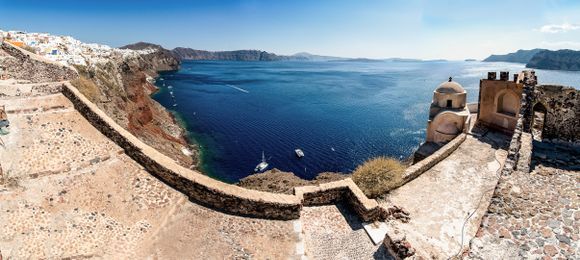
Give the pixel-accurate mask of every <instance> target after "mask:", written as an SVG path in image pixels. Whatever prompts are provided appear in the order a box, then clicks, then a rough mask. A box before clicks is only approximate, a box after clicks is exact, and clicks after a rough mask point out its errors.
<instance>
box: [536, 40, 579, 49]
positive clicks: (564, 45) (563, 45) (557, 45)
mask: <svg viewBox="0 0 580 260" xmlns="http://www.w3.org/2000/svg"><path fill="white" fill-rule="evenodd" d="M542 47H545V48H548V49H580V42H573V41H560V42H542Z"/></svg>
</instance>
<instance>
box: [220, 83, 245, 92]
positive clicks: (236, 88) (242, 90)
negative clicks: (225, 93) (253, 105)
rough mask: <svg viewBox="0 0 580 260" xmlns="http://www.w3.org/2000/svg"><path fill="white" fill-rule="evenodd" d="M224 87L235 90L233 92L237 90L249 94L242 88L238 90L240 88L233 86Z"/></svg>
mask: <svg viewBox="0 0 580 260" xmlns="http://www.w3.org/2000/svg"><path fill="white" fill-rule="evenodd" d="M225 86H226V87H228V88H233V89H235V90H238V91H241V92H244V93H250V91H247V90H245V89H243V88H240V87H236V86H234V85H229V84H226V85H225Z"/></svg>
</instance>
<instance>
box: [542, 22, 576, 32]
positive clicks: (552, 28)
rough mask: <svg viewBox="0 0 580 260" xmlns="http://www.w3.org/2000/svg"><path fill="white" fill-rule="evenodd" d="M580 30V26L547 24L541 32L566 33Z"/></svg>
mask: <svg viewBox="0 0 580 260" xmlns="http://www.w3.org/2000/svg"><path fill="white" fill-rule="evenodd" d="M578 29H580V25H576V24H571V23H563V24H547V25H544V26H542V27H541V28H540V29H539V31H540V32H543V33H565V32H568V31H574V30H578Z"/></svg>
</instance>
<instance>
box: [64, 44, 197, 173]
mask: <svg viewBox="0 0 580 260" xmlns="http://www.w3.org/2000/svg"><path fill="white" fill-rule="evenodd" d="M178 66H179V62H178V61H177V60H176V59H175V58H173V57H172V56H167V55H164V54H163V53H150V54H145V55H137V54H135V55H124V56H123V55H116V56H114V57H111V58H110V59H109V60H108V61H107V62H105V63H96V64H91V65H90V66H87V67H77V70H78V71H79V73H80V74H81V76H82V77H84V78H88V79H89V80H90V81H92V82H94V83H95V85H96V86H97V87H98V92H99V93H100V94H99V95H97V96H96V97H95V98H94V100H92V101H93V102H95V103H96V104H97V106H99V107H100V108H101V109H103V110H104V111H105V112H106V113H107V114H108V115H109V116H111V117H112V118H113V119H115V121H117V123H119V124H120V125H121V126H123V127H125V128H126V129H127V130H129V132H131V133H132V134H134V135H135V136H137V137H138V138H139V139H141V140H142V141H144V142H145V143H147V144H148V145H150V146H152V147H154V148H156V149H157V150H159V151H160V152H162V153H164V154H165V155H167V156H169V157H171V158H173V159H175V160H176V161H178V162H179V163H180V164H181V165H183V166H185V167H191V166H195V164H196V156H195V155H194V156H191V155H186V154H184V152H183V150H184V149H188V150H190V151H192V152H194V154H195V151H196V149H195V147H191V146H190V145H189V144H188V142H187V141H186V139H185V135H184V134H185V131H184V130H183V129H182V128H181V127H180V126H179V125H178V124H177V122H176V121H175V119H174V118H173V116H172V115H171V114H170V113H169V112H168V111H167V110H166V109H165V108H164V107H163V106H161V105H160V104H159V103H157V102H156V101H155V100H153V99H152V98H151V97H150V95H151V94H152V93H154V92H155V91H156V90H157V88H156V87H155V86H154V85H153V84H152V83H151V79H153V78H155V77H156V76H157V71H159V70H169V69H178ZM73 83H74V82H73ZM79 90H81V91H82V89H81V88H79Z"/></svg>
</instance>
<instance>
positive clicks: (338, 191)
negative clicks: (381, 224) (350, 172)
mask: <svg viewBox="0 0 580 260" xmlns="http://www.w3.org/2000/svg"><path fill="white" fill-rule="evenodd" d="M294 193H295V194H296V196H298V197H299V198H300V199H301V201H302V203H303V205H304V206H317V205H325V204H334V203H337V202H339V201H346V202H348V203H349V205H351V207H352V208H353V209H354V211H355V212H356V213H357V214H358V215H359V216H360V217H361V218H362V219H363V220H364V221H373V220H377V219H383V218H386V217H388V215H389V214H390V213H389V212H388V211H387V210H385V209H384V208H382V207H379V204H378V203H377V201H376V200H373V199H369V198H367V196H365V195H364V193H363V192H362V191H361V190H360V189H359V188H358V186H356V184H355V183H354V182H353V181H352V179H350V178H347V179H344V180H340V181H335V182H329V183H324V184H320V185H318V186H303V187H297V188H295V189H294Z"/></svg>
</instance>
